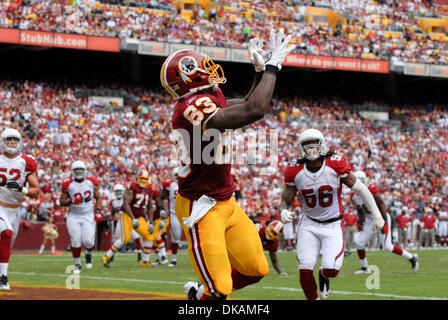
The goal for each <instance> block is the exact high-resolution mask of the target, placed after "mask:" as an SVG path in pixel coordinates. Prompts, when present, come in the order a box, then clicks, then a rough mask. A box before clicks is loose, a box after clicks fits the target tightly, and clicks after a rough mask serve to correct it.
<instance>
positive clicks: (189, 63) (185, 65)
mask: <svg viewBox="0 0 448 320" xmlns="http://www.w3.org/2000/svg"><path fill="white" fill-rule="evenodd" d="M197 68H198V62H197V61H196V59H195V58H193V57H190V56H186V57H183V58H182V59H180V60H179V70H180V72H181V73H180V76H181V78H182V80H184V82H185V83H187V82H191V79H190V78H189V77H188V76H190V75H192V74H195V73H196V69H197Z"/></svg>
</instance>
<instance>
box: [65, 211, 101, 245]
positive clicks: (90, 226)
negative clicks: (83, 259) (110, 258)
mask: <svg viewBox="0 0 448 320" xmlns="http://www.w3.org/2000/svg"><path fill="white" fill-rule="evenodd" d="M67 230H68V234H69V235H70V241H71V246H72V248H80V247H81V246H82V245H84V247H85V248H89V249H90V248H92V247H93V246H94V245H95V231H96V222H95V219H94V217H93V213H92V214H91V215H74V214H69V215H68V217H67Z"/></svg>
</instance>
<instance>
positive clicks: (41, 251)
mask: <svg viewBox="0 0 448 320" xmlns="http://www.w3.org/2000/svg"><path fill="white" fill-rule="evenodd" d="M44 250H45V245H44V244H41V245H40V249H39V254H42V253H43V252H44Z"/></svg>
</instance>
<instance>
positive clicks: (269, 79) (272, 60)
mask: <svg viewBox="0 0 448 320" xmlns="http://www.w3.org/2000/svg"><path fill="white" fill-rule="evenodd" d="M290 39H291V36H290V35H289V36H287V37H285V34H284V32H283V29H280V31H279V32H278V34H276V33H275V31H273V30H272V31H271V44H270V47H269V51H270V53H269V57H268V60H267V61H266V70H265V71H264V72H263V76H262V77H261V80H260V83H259V84H258V85H257V87H256V88H255V90H254V91H253V93H252V94H250V96H249V98H248V100H247V101H245V102H243V103H240V104H235V105H232V106H230V107H227V108H225V109H221V110H219V111H218V112H217V113H216V115H215V116H213V117H212V118H210V120H209V121H208V124H207V128H214V129H218V130H219V131H225V129H238V128H242V127H245V126H247V125H249V124H251V123H254V122H256V121H258V120H260V119H262V118H263V117H264V115H265V114H266V113H268V112H269V110H270V104H271V99H272V94H273V92H274V88H275V82H276V79H277V72H278V71H279V70H280V69H281V68H282V64H283V61H284V60H285V58H286V56H287V55H288V54H289V53H290V52H291V51H292V50H293V49H294V48H295V46H288V44H289V41H290Z"/></svg>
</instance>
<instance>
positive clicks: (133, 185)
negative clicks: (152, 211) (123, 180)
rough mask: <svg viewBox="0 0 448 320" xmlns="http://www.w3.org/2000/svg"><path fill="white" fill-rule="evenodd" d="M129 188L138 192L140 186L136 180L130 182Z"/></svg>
mask: <svg viewBox="0 0 448 320" xmlns="http://www.w3.org/2000/svg"><path fill="white" fill-rule="evenodd" d="M129 189H130V190H132V191H134V193H138V192H139V189H140V188H139V186H138V185H137V183H136V182H131V184H130V185H129Z"/></svg>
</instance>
